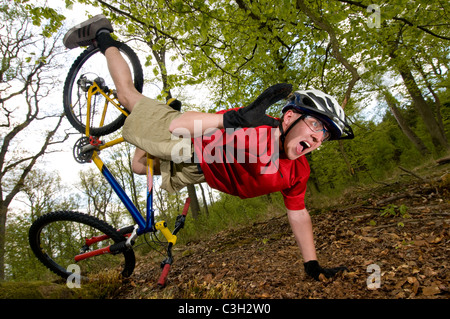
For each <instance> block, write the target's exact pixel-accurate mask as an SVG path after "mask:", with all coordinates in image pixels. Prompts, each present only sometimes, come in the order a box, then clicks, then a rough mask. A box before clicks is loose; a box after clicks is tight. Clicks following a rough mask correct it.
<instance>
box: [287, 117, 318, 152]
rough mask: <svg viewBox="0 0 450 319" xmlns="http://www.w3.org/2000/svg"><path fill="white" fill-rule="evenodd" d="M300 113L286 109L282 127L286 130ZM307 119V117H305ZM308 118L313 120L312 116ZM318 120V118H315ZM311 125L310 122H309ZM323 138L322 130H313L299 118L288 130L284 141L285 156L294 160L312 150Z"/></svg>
mask: <svg viewBox="0 0 450 319" xmlns="http://www.w3.org/2000/svg"><path fill="white" fill-rule="evenodd" d="M300 116H302V114H298V113H295V112H293V111H292V110H288V111H287V112H286V113H285V115H284V118H283V129H284V131H285V132H286V130H287V129H288V128H289V127H290V126H291V125H292V123H294V121H295V120H297V119H298V118H299V117H300ZM307 120H308V119H307ZM310 120H312V121H314V120H315V119H314V118H311V119H310ZM317 121H318V120H317ZM313 123H314V122H313ZM310 125H311V124H310ZM323 139H324V132H323V131H318V132H315V131H313V130H312V129H311V128H310V127H309V126H308V125H307V124H306V122H305V120H301V121H299V122H297V124H296V125H295V126H294V127H293V128H292V129H291V130H290V131H289V133H288V135H287V136H286V140H285V143H284V151H285V153H286V156H287V158H289V159H290V160H295V159H297V158H299V157H300V156H303V155H305V154H307V153H309V152H312V151H313V150H315V149H316V148H318V147H319V146H320V145H322V141H323Z"/></svg>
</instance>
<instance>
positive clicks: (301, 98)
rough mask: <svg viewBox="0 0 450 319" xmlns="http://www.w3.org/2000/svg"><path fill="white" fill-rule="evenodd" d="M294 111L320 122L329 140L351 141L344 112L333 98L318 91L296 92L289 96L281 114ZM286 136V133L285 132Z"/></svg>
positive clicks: (351, 133)
mask: <svg viewBox="0 0 450 319" xmlns="http://www.w3.org/2000/svg"><path fill="white" fill-rule="evenodd" d="M290 109H295V110H298V111H300V112H302V113H304V114H308V115H312V116H314V117H317V118H318V119H319V120H321V121H322V122H323V123H324V124H325V126H326V127H327V129H328V131H329V132H330V135H331V136H330V140H339V139H352V138H354V135H353V130H352V128H351V127H350V125H349V124H348V122H347V118H346V116H345V113H344V110H343V109H342V107H341V106H340V105H339V103H338V102H337V101H336V99H335V98H334V97H332V96H331V95H328V94H325V93H323V92H322V91H319V90H305V91H296V92H293V93H291V94H290V96H289V97H288V101H287V103H286V105H285V106H284V107H283V109H282V112H283V113H285V112H286V111H287V110H290ZM286 134H287V132H286Z"/></svg>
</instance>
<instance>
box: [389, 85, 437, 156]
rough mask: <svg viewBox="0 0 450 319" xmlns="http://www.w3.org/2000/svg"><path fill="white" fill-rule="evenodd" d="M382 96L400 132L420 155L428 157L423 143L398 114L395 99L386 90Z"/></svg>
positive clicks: (428, 153)
mask: <svg viewBox="0 0 450 319" xmlns="http://www.w3.org/2000/svg"><path fill="white" fill-rule="evenodd" d="M383 95H384V99H385V100H386V103H387V105H388V106H389V109H390V110H391V112H392V114H393V115H394V117H395V119H396V120H397V123H398V125H399V126H400V129H401V130H402V132H403V133H404V134H405V135H406V137H407V138H408V139H409V140H410V141H411V143H413V144H414V146H415V147H416V148H417V150H418V151H419V152H420V154H422V155H430V154H431V152H430V151H429V150H428V148H427V147H426V146H425V144H424V143H423V141H422V140H421V139H420V138H419V137H418V136H417V135H416V133H414V132H413V130H411V128H410V127H409V125H408V123H406V120H405V119H404V118H403V116H402V114H401V113H400V110H399V109H398V107H397V101H396V99H395V98H394V97H393V96H392V94H391V93H390V92H389V91H387V90H384V91H383Z"/></svg>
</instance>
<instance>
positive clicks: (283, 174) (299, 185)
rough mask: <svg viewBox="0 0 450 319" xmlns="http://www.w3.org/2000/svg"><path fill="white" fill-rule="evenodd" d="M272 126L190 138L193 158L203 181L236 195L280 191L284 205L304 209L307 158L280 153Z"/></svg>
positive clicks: (307, 171)
mask: <svg viewBox="0 0 450 319" xmlns="http://www.w3.org/2000/svg"><path fill="white" fill-rule="evenodd" d="M274 130H275V129H274V128H272V127H269V126H259V127H256V128H242V129H238V130H226V131H225V130H223V129H222V130H215V131H214V132H213V133H212V135H209V136H201V137H198V138H194V139H193V143H194V151H195V155H196V161H198V163H200V167H201V168H202V170H203V174H204V175H205V179H206V182H207V183H208V184H209V185H210V186H211V187H212V188H215V189H217V190H219V191H221V192H224V193H227V194H231V195H236V196H239V197H240V198H250V197H256V196H261V195H265V194H269V193H274V192H278V191H281V193H282V194H283V197H284V203H285V206H286V208H287V209H290V210H300V209H304V208H305V202H304V198H305V192H306V183H307V181H308V178H309V174H310V168H309V164H308V161H307V160H306V157H305V156H302V157H300V158H298V159H296V160H290V159H288V158H287V157H286V156H285V154H284V153H280V151H279V145H278V142H277V141H276V139H275V137H274V135H273V133H274ZM277 148H278V149H277Z"/></svg>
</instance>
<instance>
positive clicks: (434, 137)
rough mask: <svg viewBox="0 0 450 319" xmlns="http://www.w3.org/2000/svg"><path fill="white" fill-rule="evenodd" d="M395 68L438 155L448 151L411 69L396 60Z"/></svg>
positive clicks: (445, 141) (443, 135)
mask: <svg viewBox="0 0 450 319" xmlns="http://www.w3.org/2000/svg"><path fill="white" fill-rule="evenodd" d="M390 57H391V58H392V59H396V54H395V53H394V52H391V53H390ZM396 68H397V70H398V72H399V73H400V75H401V77H402V79H403V83H404V84H405V86H406V89H407V90H408V93H409V95H410V96H411V99H412V101H413V105H414V107H415V109H416V110H417V112H418V113H419V114H420V116H421V117H422V120H423V122H424V124H425V126H426V128H427V130H428V133H429V134H430V136H431V141H432V142H433V145H434V147H435V149H436V151H437V152H438V153H440V152H442V151H446V150H449V149H450V146H449V144H448V142H447V138H446V137H445V134H444V132H442V130H441V129H440V127H439V123H438V122H437V121H436V118H435V117H434V114H433V110H432V108H431V107H430V106H429V105H428V104H427V102H426V101H425V99H424V97H423V95H422V92H421V91H420V88H419V86H418V85H417V83H416V80H415V79H414V76H413V75H412V73H411V69H410V68H409V66H408V65H407V63H406V62H403V61H400V60H398V59H397V64H396Z"/></svg>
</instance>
